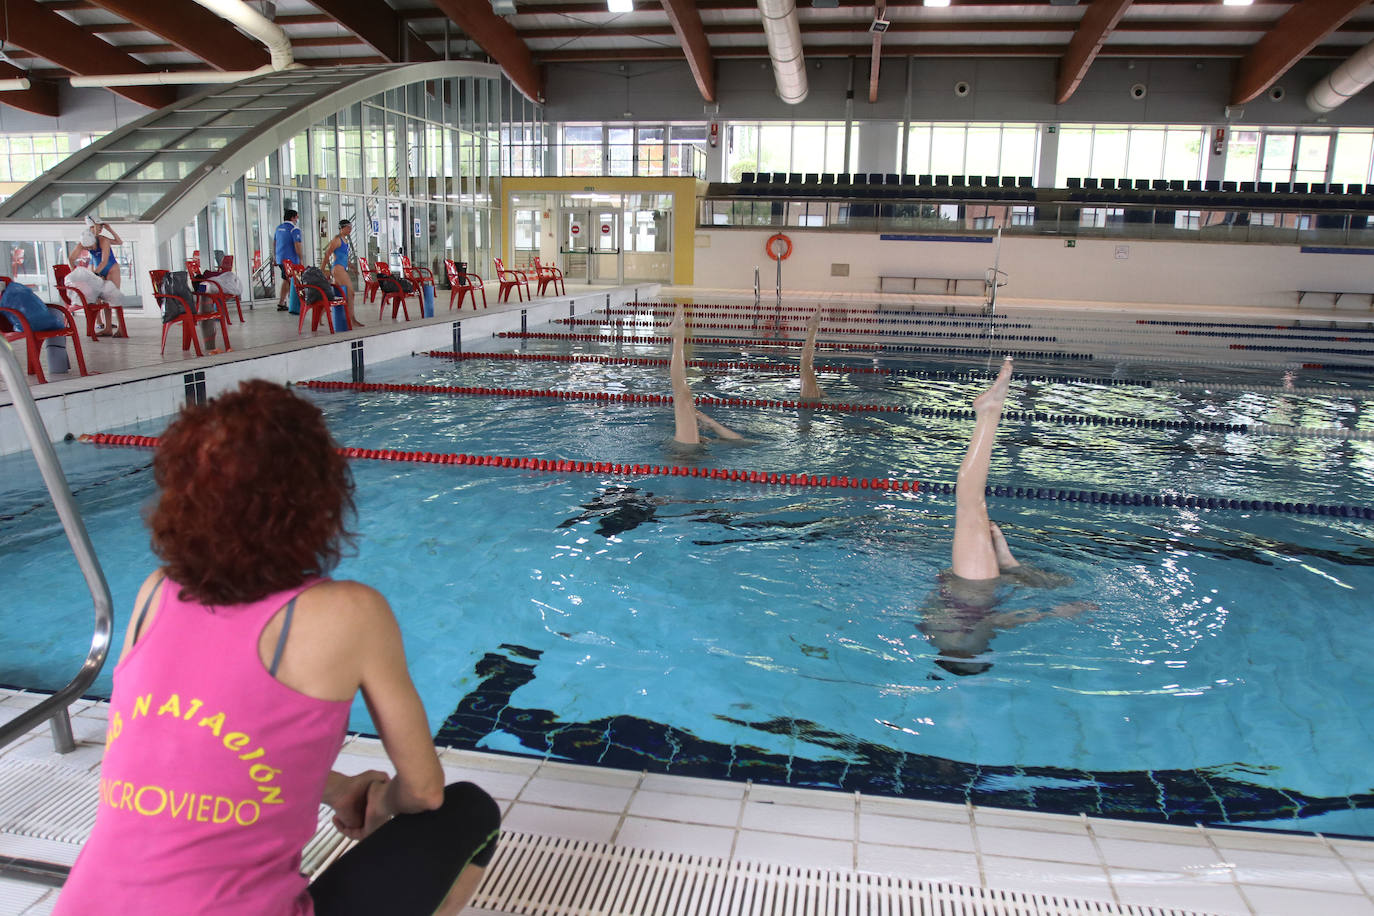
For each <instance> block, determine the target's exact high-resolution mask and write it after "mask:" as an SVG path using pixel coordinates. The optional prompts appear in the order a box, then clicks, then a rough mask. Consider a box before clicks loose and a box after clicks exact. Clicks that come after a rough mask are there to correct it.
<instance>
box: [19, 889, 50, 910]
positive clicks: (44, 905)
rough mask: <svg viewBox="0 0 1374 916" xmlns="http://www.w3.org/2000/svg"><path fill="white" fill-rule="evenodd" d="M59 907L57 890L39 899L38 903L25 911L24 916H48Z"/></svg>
mask: <svg viewBox="0 0 1374 916" xmlns="http://www.w3.org/2000/svg"><path fill="white" fill-rule="evenodd" d="M55 906H57V889H56V888H54V889H52V890H50V891H49V892H48V893H47V894H44V895H43V896H42V897H40V898H38V902H37V903H35V904H34V905H33V906H31V907H29V908H28V909H27V910H25V911H24V913H23V916H48V914H49V913H51V912H52V909H53V907H55Z"/></svg>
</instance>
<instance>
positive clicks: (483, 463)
mask: <svg viewBox="0 0 1374 916" xmlns="http://www.w3.org/2000/svg"><path fill="white" fill-rule="evenodd" d="M81 441H83V442H90V443H91V444H93V445H119V446H132V447H135V448H156V447H157V445H158V442H159V441H160V440H159V439H158V438H157V437H156V436H113V435H110V434H108V433H91V434H89V435H84V436H82V437H81ZM339 454H341V455H343V456H344V457H345V458H359V459H365V460H371V461H402V462H413V463H417V464H458V465H475V466H479V467H499V468H517V469H520V470H529V471H554V472H558V473H566V474H633V475H637V476H657V477H709V478H711V479H713V480H737V481H742V482H745V483H761V484H769V485H772V486H787V487H836V488H840V489H852V490H892V491H900V492H904V493H916V492H918V491H919V490H920V489H921V486H922V484H921V482H920V481H919V480H895V479H893V478H890V477H888V478H883V477H839V476H829V477H827V476H824V475H816V474H778V473H776V472H771V473H770V472H768V471H741V470H739V469H737V468H735V469H726V468H702V467H683V466H681V465H662V464H618V463H615V462H611V461H568V460H566V459H562V458H559V459H549V458H521V457H516V456H512V455H465V454H441V453H438V452H403V451H398V450H397V449H390V448H353V447H351V446H344V447H341V448H340V449H339ZM946 486H948V485H946Z"/></svg>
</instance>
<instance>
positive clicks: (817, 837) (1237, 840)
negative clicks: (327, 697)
mask: <svg viewBox="0 0 1374 916" xmlns="http://www.w3.org/2000/svg"><path fill="white" fill-rule="evenodd" d="M39 699H40V697H39V695H37V694H31V693H22V692H17V691H12V690H3V689H0V722H2V721H7V720H8V719H10V718H12V717H13V716H14V715H15V714H16V713H17V712H18V711H19V710H21V709H25V708H28V707H29V706H31V705H33V704H34V703H36V702H37V701H38V700H39ZM72 711H73V716H72V725H73V730H74V732H75V735H76V738H77V742H78V747H77V749H76V750H75V751H74V752H72V753H70V754H66V755H59V754H56V753H55V752H54V751H53V749H52V742H51V740H50V738H49V735H48V731H47V729H46V728H39V729H36V730H34V731H33V732H31V733H30V734H29V735H28V736H26V737H25V738H22V739H20V741H19V742H17V743H16V744H13V745H11V746H9V747H8V748H5V749H4V750H2V751H0V768H2V767H3V765H4V764H6V763H13V762H17V761H23V762H26V763H46V764H49V765H51V766H55V767H61V768H71V769H74V770H77V771H81V772H84V773H90V772H94V771H96V770H97V769H98V768H99V766H100V759H101V756H102V754H103V751H104V736H105V716H106V706H105V704H104V703H100V702H96V701H90V700H81V701H79V702H77V703H76V704H75V705H74V706H73V707H72ZM440 756H441V760H442V761H443V765H444V770H445V772H446V773H447V775H448V777H449V779H450V780H451V781H452V780H460V779H466V780H471V781H473V782H476V783H478V784H479V785H481V786H482V787H483V788H485V789H486V790H487V791H488V792H490V793H491V794H492V796H493V797H495V798H496V799H497V800H498V801H499V802H500V804H501V808H502V812H503V817H504V825H505V827H506V828H507V829H510V830H519V831H523V832H526V833H536V834H545V835H552V836H563V837H570V838H575V839H584V840H590V841H594V842H603V843H610V844H613V845H616V846H630V847H640V848H650V849H659V850H666V851H673V852H684V853H690V854H696V855H709V856H718V857H721V858H725V859H729V860H731V861H735V860H754V861H764V862H777V863H780V864H787V865H794V866H811V867H816V868H833V869H855V870H859V871H868V872H878V873H884V874H893V875H901V876H906V877H914V878H919V879H924V880H927V881H945V882H950V883H956V884H965V885H970V886H973V887H988V888H1003V889H1008V890H1018V891H1031V892H1038V893H1046V894H1055V895H1059V896H1063V897H1074V898H1084V899H1087V900H1101V901H1107V902H1114V903H1118V904H1137V905H1154V906H1161V907H1178V908H1186V909H1188V910H1190V911H1202V912H1209V913H1218V914H1261V916H1289V914H1294V913H1313V914H1322V916H1328V914H1329V916H1343V914H1374V899H1372V898H1371V897H1370V891H1371V890H1374V842H1366V841H1358V840H1348V839H1335V838H1327V837H1322V836H1296V835H1288V834H1274V833H1263V832H1256V831H1242V830H1229V829H1226V830H1217V829H1211V828H1207V827H1201V826H1198V827H1171V826H1162V825H1152V824H1143V823H1136V822H1128V821H1114V820H1107V819H1103V818H1092V817H1085V816H1078V817H1073V816H1065V815H1044V814H1034V813H1027V812H1023V811H1010V810H1004V809H996V808H984V807H977V806H973V805H946V804H936V803H929V802H917V801H904V800H900V799H892V798H878V797H871V796H866V795H863V794H860V793H852V794H850V793H840V792H821V791H807V790H800V789H787V788H777V787H772V786H763V785H755V784H751V783H739V782H726V781H718V780H707V779H693V778H685V777H676V776H662V775H655V774H649V773H643V772H629V771H625V770H611V769H602V768H597V767H586V766H574V765H569V764H565V763H559V762H556V761H548V760H538V759H533V758H522V757H511V756H505V755H496V754H483V753H478V752H472V751H455V750H444V751H443V752H442V753H441V755H440ZM335 766H336V768H337V769H339V770H340V771H342V772H345V773H351V772H359V771H361V770H365V769H374V768H375V769H387V768H388V763H387V760H386V756H385V753H384V751H383V750H382V748H381V745H380V743H379V742H378V741H376V740H375V739H371V738H361V737H355V738H350V739H349V741H348V742H347V743H346V744H345V745H344V747H343V749H342V750H341V752H340V753H339V757H338V760H337V762H336V763H335ZM3 810H4V808H3V801H2V800H0V867H2V866H3V865H4V864H5V862H6V861H7V860H9V859H15V858H17V859H28V860H38V861H46V862H54V863H57V864H61V865H67V864H70V863H71V862H72V861H73V860H74V858H75V855H76V851H77V847H76V846H74V845H71V844H69V843H64V842H58V841H55V840H52V839H41V838H35V837H28V836H20V835H16V834H15V833H13V832H10V827H11V823H10V821H8V820H7V819H6V818H5V817H4V816H3ZM56 893H57V892H56V890H55V889H53V888H51V887H47V886H44V885H40V884H32V883H27V882H23V881H16V880H13V879H12V878H8V877H0V916H18V914H26V916H28V914H42V913H47V912H49V911H50V909H51V907H52V904H53V902H54V901H55V899H56Z"/></svg>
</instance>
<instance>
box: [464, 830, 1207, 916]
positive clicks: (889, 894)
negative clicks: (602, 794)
mask: <svg viewBox="0 0 1374 916" xmlns="http://www.w3.org/2000/svg"><path fill="white" fill-rule="evenodd" d="M473 905H475V906H477V907H481V908H483V909H488V910H496V911H498V912H501V913H510V914H515V916H975V914H978V916H1083V914H1093V916H1099V914H1100V916H1118V914H1119V916H1199V914H1197V913H1195V912H1193V911H1188V910H1178V909H1171V908H1165V907H1152V906H1122V905H1118V904H1113V903H1106V902H1101V901H1092V900H1078V899H1074V898H1068V897H1058V896H1049V895H1045V894H1030V893H1024V892H1017V891H1003V890H992V889H983V888H977V887H968V886H965V885H958V884H943V883H939V882H927V881H919V880H915V879H912V878H901V877H895V876H891V875H877V874H870V873H868V872H857V871H844V870H830V869H819V868H798V867H794V866H789V865H778V864H772V863H767V862H742V861H733V862H732V861H730V860H727V859H721V858H712V857H709V856H693V855H686V854H684V853H671V852H663V851H660V850H649V849H633V848H630V847H625V846H611V845H609V844H606V843H592V842H588V841H585V840H571V839H565V838H560V837H548V836H542V835H536V834H528V833H518V832H514V831H507V832H504V833H502V835H501V845H500V847H499V848H498V851H497V854H496V858H495V859H493V860H492V865H491V870H490V872H489V873H488V875H487V877H486V879H485V880H484V881H483V882H482V886H481V887H480V888H478V890H477V896H476V897H475V898H474V899H473Z"/></svg>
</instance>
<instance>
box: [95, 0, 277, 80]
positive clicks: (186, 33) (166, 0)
mask: <svg viewBox="0 0 1374 916" xmlns="http://www.w3.org/2000/svg"><path fill="white" fill-rule="evenodd" d="M95 2H96V3H97V4H98V5H99V7H100V8H101V9H103V10H107V11H108V12H111V13H114V14H115V15H116V16H119V17H121V18H123V19H127V20H128V21H129V22H131V23H134V24H135V25H138V26H140V27H142V28H143V30H144V31H147V32H152V33H153V34H154V35H157V36H159V37H161V38H163V39H165V40H166V41H169V42H171V43H172V44H173V45H175V48H172V50H177V49H180V50H182V51H185V52H186V53H188V54H191V55H193V56H195V57H199V58H200V59H201V60H203V61H204V62H205V63H207V64H209V65H210V66H211V67H214V68H215V69H216V70H255V69H257V68H258V67H261V66H264V65H265V64H268V63H271V60H272V58H271V55H270V54H268V53H267V48H265V47H263V45H262V44H261V43H260V42H258V41H254V40H253V39H252V38H249V37H248V36H247V35H245V34H243V33H242V32H240V31H239V30H238V29H236V28H234V27H233V26H232V25H230V24H229V23H228V22H226V21H225V20H224V19H221V18H220V17H219V16H216V15H215V14H214V13H212V12H210V11H209V10H208V9H206V8H205V7H203V6H201V5H200V4H199V3H187V2H185V0H95ZM120 50H121V51H123V52H124V53H126V54H140V53H155V52H149V51H136V50H133V49H131V48H127V47H126V48H120Z"/></svg>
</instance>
